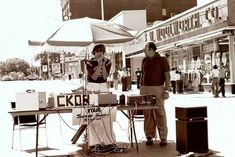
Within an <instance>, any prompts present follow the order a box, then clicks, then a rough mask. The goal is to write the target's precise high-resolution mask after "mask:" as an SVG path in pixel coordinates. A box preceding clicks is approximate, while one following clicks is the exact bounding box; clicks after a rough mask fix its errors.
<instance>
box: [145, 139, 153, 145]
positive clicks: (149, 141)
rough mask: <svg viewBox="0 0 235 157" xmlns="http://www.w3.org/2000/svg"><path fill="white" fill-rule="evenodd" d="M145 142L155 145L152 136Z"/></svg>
mask: <svg viewBox="0 0 235 157" xmlns="http://www.w3.org/2000/svg"><path fill="white" fill-rule="evenodd" d="M145 144H146V145H147V146H151V145H153V139H152V138H148V139H147V141H146V143H145Z"/></svg>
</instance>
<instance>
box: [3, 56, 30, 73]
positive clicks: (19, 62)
mask: <svg viewBox="0 0 235 157" xmlns="http://www.w3.org/2000/svg"><path fill="white" fill-rule="evenodd" d="M29 68H30V66H29V63H28V62H26V61H25V60H23V59H19V58H12V59H7V60H6V62H5V74H9V73H10V72H13V71H15V72H23V73H24V74H25V75H28V69H29Z"/></svg>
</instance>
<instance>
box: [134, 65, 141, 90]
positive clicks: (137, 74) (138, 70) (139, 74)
mask: <svg viewBox="0 0 235 157" xmlns="http://www.w3.org/2000/svg"><path fill="white" fill-rule="evenodd" d="M141 73H142V72H141V70H140V68H137V70H136V72H135V76H136V77H137V88H138V89H140V77H141Z"/></svg>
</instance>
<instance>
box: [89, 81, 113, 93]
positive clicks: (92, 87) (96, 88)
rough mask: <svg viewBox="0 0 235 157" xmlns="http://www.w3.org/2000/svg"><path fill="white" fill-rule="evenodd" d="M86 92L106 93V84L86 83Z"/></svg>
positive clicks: (107, 89)
mask: <svg viewBox="0 0 235 157" xmlns="http://www.w3.org/2000/svg"><path fill="white" fill-rule="evenodd" d="M87 90H89V91H92V92H108V91H109V88H108V84H107V83H106V82H104V83H93V82H88V84H87Z"/></svg>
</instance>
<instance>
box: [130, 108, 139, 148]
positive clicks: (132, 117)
mask: <svg viewBox="0 0 235 157" xmlns="http://www.w3.org/2000/svg"><path fill="white" fill-rule="evenodd" d="M131 121H132V126H133V133H134V137H135V145H136V150H137V151H139V147H138V142H137V137H136V132H135V122H134V115H133V112H131Z"/></svg>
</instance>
